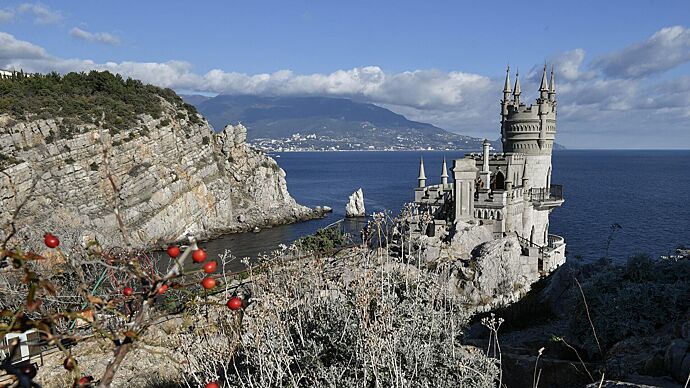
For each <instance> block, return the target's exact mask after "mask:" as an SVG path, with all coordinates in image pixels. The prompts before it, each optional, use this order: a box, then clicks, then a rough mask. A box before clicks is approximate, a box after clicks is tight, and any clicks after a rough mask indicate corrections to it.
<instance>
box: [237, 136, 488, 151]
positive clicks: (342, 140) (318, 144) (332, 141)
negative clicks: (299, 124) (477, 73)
mask: <svg viewBox="0 0 690 388" xmlns="http://www.w3.org/2000/svg"><path fill="white" fill-rule="evenodd" d="M367 140H372V141H367ZM249 143H250V145H251V146H252V147H254V148H256V149H260V150H262V151H265V152H299V151H414V150H439V151H446V150H474V149H478V148H477V145H476V141H470V140H461V141H457V140H456V141H449V142H447V143H446V144H442V143H439V142H434V144H433V145H432V144H430V143H429V142H427V141H424V140H423V139H422V138H420V137H418V136H410V137H406V136H397V137H395V138H393V139H390V140H389V141H383V139H375V140H374V139H366V140H365V139H360V140H359V141H357V140H354V139H352V138H350V137H337V138H336V137H330V136H327V135H317V134H315V133H312V134H300V133H295V134H293V135H292V136H290V137H284V138H278V139H268V138H257V139H254V140H250V141H249Z"/></svg>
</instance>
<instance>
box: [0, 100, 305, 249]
mask: <svg viewBox="0 0 690 388" xmlns="http://www.w3.org/2000/svg"><path fill="white" fill-rule="evenodd" d="M162 104H163V106H164V110H163V114H162V115H161V117H160V118H158V119H154V118H152V117H151V116H147V115H142V116H140V117H139V118H140V120H139V124H138V125H137V126H136V127H135V128H131V129H128V130H126V131H121V132H117V131H112V130H109V129H108V128H99V127H98V126H96V125H93V124H87V125H82V126H79V127H78V130H76V131H72V132H71V133H70V132H68V133H65V130H64V126H62V125H61V124H63V122H62V121H63V120H62V119H61V118H55V119H36V120H33V121H22V122H17V121H15V120H13V119H11V118H10V117H9V116H7V115H1V116H0V227H2V230H1V231H0V237H2V238H3V240H4V237H5V236H7V235H8V233H10V231H11V227H10V226H9V225H10V224H11V221H12V219H13V218H14V225H15V227H16V230H17V233H16V234H15V236H14V237H12V239H13V240H12V241H14V242H19V241H21V240H26V241H28V242H29V243H30V245H31V242H35V241H41V237H42V236H43V234H44V233H45V232H52V233H54V234H56V235H58V236H60V237H61V239H62V241H63V246H64V247H67V248H69V247H70V246H74V244H82V243H83V241H84V240H85V239H89V238H93V237H95V238H97V239H98V241H100V242H101V243H103V244H104V245H106V246H114V245H118V246H125V245H127V243H129V244H130V245H131V246H134V247H145V246H148V247H150V246H154V245H160V244H164V243H167V242H170V241H174V240H176V239H179V238H181V237H182V236H183V235H184V234H186V233H191V234H194V235H195V236H197V237H200V238H204V237H210V236H213V235H216V234H220V233H226V232H234V231H240V230H246V229H249V228H253V227H255V226H263V225H270V224H279V223H286V222H292V221H296V220H299V219H306V218H309V217H311V216H313V212H312V211H311V210H310V209H308V208H306V207H304V206H300V205H298V204H297V203H296V202H295V200H294V199H293V198H292V197H291V196H290V194H289V193H288V191H287V186H286V183H285V172H284V171H283V170H282V169H281V168H280V167H278V165H277V164H276V162H275V161H274V160H273V159H271V158H270V157H268V156H266V155H264V154H262V153H260V152H258V151H255V150H253V149H251V148H249V147H248V146H247V145H246V144H245V139H246V129H245V128H244V127H243V126H242V125H241V124H240V125H236V126H231V125H229V126H227V127H226V128H225V129H224V130H223V131H222V132H221V133H218V134H214V133H213V130H212V129H211V128H210V127H209V125H208V124H207V123H206V121H205V120H194V121H197V122H200V124H194V123H193V121H192V120H190V117H189V115H190V114H193V113H189V112H188V111H186V110H184V109H181V108H180V107H178V106H176V105H173V104H171V103H169V102H167V101H165V100H162ZM74 132H76V134H74ZM111 132H116V133H111ZM15 213H16V216H15Z"/></svg>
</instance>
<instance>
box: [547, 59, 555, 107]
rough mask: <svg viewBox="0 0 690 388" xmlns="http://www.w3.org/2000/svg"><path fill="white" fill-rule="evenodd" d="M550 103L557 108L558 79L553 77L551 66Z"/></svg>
mask: <svg viewBox="0 0 690 388" xmlns="http://www.w3.org/2000/svg"><path fill="white" fill-rule="evenodd" d="M549 101H550V102H551V103H553V106H554V109H555V108H556V77H555V76H554V75H553V65H551V80H550V81H549Z"/></svg>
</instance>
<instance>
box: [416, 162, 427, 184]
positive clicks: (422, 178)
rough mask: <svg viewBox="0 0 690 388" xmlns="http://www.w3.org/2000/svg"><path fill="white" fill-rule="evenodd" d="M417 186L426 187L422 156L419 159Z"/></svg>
mask: <svg viewBox="0 0 690 388" xmlns="http://www.w3.org/2000/svg"><path fill="white" fill-rule="evenodd" d="M417 181H418V182H419V187H426V174H425V173H424V158H423V157H422V158H420V159H419V177H417Z"/></svg>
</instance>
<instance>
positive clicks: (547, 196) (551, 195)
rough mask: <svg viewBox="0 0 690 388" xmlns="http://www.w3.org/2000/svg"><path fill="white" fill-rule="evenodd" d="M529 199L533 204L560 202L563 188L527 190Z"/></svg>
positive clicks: (556, 186)
mask: <svg viewBox="0 0 690 388" xmlns="http://www.w3.org/2000/svg"><path fill="white" fill-rule="evenodd" d="M529 199H530V201H533V202H546V201H561V200H563V186H562V185H551V187H548V188H547V187H539V188H532V189H530V190H529Z"/></svg>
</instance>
